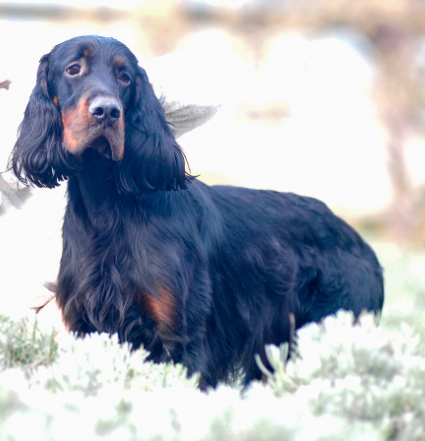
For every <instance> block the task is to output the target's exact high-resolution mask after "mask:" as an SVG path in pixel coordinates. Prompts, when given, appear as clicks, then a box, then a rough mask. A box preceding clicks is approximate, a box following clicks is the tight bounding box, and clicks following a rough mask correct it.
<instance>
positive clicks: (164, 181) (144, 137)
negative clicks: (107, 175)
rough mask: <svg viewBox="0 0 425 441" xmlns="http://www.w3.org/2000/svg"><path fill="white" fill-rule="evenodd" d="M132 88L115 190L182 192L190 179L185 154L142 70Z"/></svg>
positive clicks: (135, 192)
mask: <svg viewBox="0 0 425 441" xmlns="http://www.w3.org/2000/svg"><path fill="white" fill-rule="evenodd" d="M135 87H136V93H135V96H134V101H133V104H132V105H131V106H130V107H129V108H128V109H127V111H126V117H125V119H126V144H125V151H124V158H123V159H122V160H121V161H120V162H119V163H118V170H117V171H118V173H117V174H116V176H117V180H118V181H117V184H118V188H119V189H120V191H122V192H125V193H133V194H137V193H140V192H151V191H156V190H177V189H179V188H183V189H184V188H186V186H187V184H188V183H189V182H190V181H191V180H192V179H193V177H192V176H190V175H189V174H188V173H186V172H185V162H186V158H185V156H184V153H183V151H182V150H181V148H180V146H179V145H178V144H177V142H176V140H175V138H174V135H173V134H172V132H171V130H170V127H169V126H168V123H167V121H166V119H165V114H164V110H163V108H162V106H161V104H160V102H159V100H158V99H157V97H156V96H155V94H154V92H153V89H152V86H151V85H150V84H149V81H148V77H147V75H146V72H145V71H144V70H143V69H142V68H139V72H138V75H137V78H136V85H135Z"/></svg>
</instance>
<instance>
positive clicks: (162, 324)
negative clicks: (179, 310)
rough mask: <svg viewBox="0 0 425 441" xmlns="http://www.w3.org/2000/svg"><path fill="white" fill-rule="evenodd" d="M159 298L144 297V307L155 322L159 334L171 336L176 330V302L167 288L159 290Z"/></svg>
mask: <svg viewBox="0 0 425 441" xmlns="http://www.w3.org/2000/svg"><path fill="white" fill-rule="evenodd" d="M157 294H158V295H157V296H155V297H154V296H151V295H143V296H142V299H141V301H142V307H143V306H144V309H145V310H146V312H147V314H148V315H149V316H150V317H151V318H152V319H153V320H154V322H155V323H156V325H157V327H158V331H159V333H160V334H161V333H163V334H169V333H171V332H173V329H174V328H175V319H176V317H175V310H176V300H175V298H174V295H173V294H172V293H171V292H170V291H169V290H168V289H166V288H158V291H157Z"/></svg>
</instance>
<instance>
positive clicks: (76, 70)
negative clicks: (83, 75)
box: [66, 64, 81, 76]
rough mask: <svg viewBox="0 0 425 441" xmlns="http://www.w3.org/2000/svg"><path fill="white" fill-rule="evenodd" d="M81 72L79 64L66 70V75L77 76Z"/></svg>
mask: <svg viewBox="0 0 425 441" xmlns="http://www.w3.org/2000/svg"><path fill="white" fill-rule="evenodd" d="M80 72H81V66H80V65H79V64H73V65H71V66H69V67H68V68H67V69H66V73H67V74H68V75H71V76H72V75H78V74H79V73H80Z"/></svg>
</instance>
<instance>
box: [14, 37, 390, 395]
mask: <svg viewBox="0 0 425 441" xmlns="http://www.w3.org/2000/svg"><path fill="white" fill-rule="evenodd" d="M10 167H11V168H13V171H14V172H15V174H16V176H17V177H18V178H19V179H20V180H21V181H22V182H24V183H26V184H28V183H32V184H35V185H36V186H38V187H47V188H53V187H56V186H57V185H59V183H60V182H61V181H64V180H68V199H69V200H68V206H67V209H66V214H65V219H64V225H63V243H64V248H63V255H62V260H61V266H60V271H59V277H58V285H57V293H56V294H57V301H58V304H59V306H60V308H61V310H62V313H63V317H64V321H65V323H66V324H67V325H68V327H69V329H70V330H71V331H75V332H76V333H78V334H79V335H84V334H86V333H89V332H96V331H97V332H107V333H118V335H119V338H120V340H121V341H127V342H130V343H131V344H132V347H133V348H138V347H139V346H140V345H144V347H145V348H146V349H147V350H148V351H150V354H151V355H150V357H151V359H152V360H154V361H158V362H160V361H167V360H173V361H174V362H179V363H183V364H184V365H185V366H187V368H188V372H189V374H191V373H194V372H200V373H201V384H202V385H203V386H204V387H205V386H207V385H213V386H214V385H216V384H217V383H218V382H219V381H226V380H228V379H229V378H232V376H233V375H235V374H237V373H239V372H243V373H244V375H245V376H246V381H250V380H252V379H254V378H259V377H260V376H261V372H260V370H259V369H258V367H257V365H256V362H255V357H254V355H255V354H256V353H258V354H260V356H261V357H262V359H263V361H264V363H266V364H267V360H265V353H264V345H265V344H268V343H274V344H279V343H281V342H285V341H288V339H289V335H290V327H291V326H290V315H291V314H292V315H293V317H294V318H295V323H296V328H299V327H301V326H303V325H304V324H305V323H308V322H317V321H319V320H320V319H322V318H323V317H325V316H327V315H329V314H333V313H335V312H336V311H337V310H339V309H341V308H342V309H345V310H351V311H353V312H354V314H355V315H356V316H358V315H359V314H360V313H361V311H362V310H363V309H366V310H369V311H375V312H378V311H380V310H381V308H382V305H383V280H382V271H381V268H380V266H379V263H378V261H377V259H376V256H375V254H374V253H373V251H372V250H371V249H370V247H369V246H368V245H367V244H366V243H365V242H364V241H363V240H362V239H361V238H360V236H359V235H358V234H357V233H356V232H355V231H354V230H353V229H352V228H351V227H350V226H348V225H347V224H346V223H345V222H344V221H342V220H341V219H339V218H338V217H336V216H335V215H334V214H332V213H331V211H330V210H329V209H328V208H327V207H326V206H325V205H324V204H323V203H321V202H319V201H317V200H315V199H311V198H307V197H301V196H297V195H294V194H291V193H278V192H274V191H259V190H250V189H246V188H237V187H230V186H213V187H209V186H207V185H205V184H203V183H202V182H200V181H198V180H197V179H196V178H195V177H193V176H191V175H189V174H188V173H186V172H185V157H184V155H183V152H182V150H181V149H180V147H179V145H178V144H177V142H176V140H175V138H174V136H173V134H172V131H171V130H170V127H169V126H168V124H167V122H166V119H165V116H164V112H163V109H162V107H161V104H160V103H159V101H158V99H157V98H156V96H155V95H154V93H153V90H152V87H151V85H150V84H149V81H148V78H147V75H146V73H145V71H144V70H143V69H142V68H140V67H139V66H138V62H137V59H136V57H135V56H134V55H133V54H132V52H130V50H129V49H128V48H127V47H126V46H125V45H123V44H122V43H120V42H118V41H117V40H114V39H112V38H104V37H98V36H83V37H76V38H73V39H71V40H68V41H65V42H64V43H61V44H59V45H57V46H56V47H55V48H54V49H53V50H52V51H51V52H50V53H49V54H48V55H45V56H43V57H42V58H41V60H40V65H39V68H38V72H37V83H36V86H35V88H34V90H33V92H32V94H31V97H30V99H29V102H28V105H27V108H26V110H25V115H24V120H23V122H22V124H21V126H20V129H19V135H18V140H17V142H16V145H15V147H14V149H13V152H12V156H11V164H10Z"/></svg>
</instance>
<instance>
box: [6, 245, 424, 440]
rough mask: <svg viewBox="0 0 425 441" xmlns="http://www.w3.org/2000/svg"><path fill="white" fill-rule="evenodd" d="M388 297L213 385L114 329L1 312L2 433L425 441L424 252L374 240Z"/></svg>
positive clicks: (302, 334)
mask: <svg viewBox="0 0 425 441" xmlns="http://www.w3.org/2000/svg"><path fill="white" fill-rule="evenodd" d="M375 249H376V250H377V252H378V254H379V257H380V260H381V262H382V264H383V266H384V268H385V276H386V295H387V296H386V305H385V309H384V313H383V315H382V317H381V320H380V323H379V326H376V323H375V322H376V320H375V318H374V317H373V316H371V315H364V316H362V318H361V325H359V326H354V327H353V326H351V323H352V316H351V314H350V313H345V312H341V313H339V314H338V315H337V316H336V317H328V318H327V319H326V320H325V321H324V322H323V323H322V324H320V325H309V326H307V327H306V328H304V329H302V330H300V331H299V335H298V344H299V353H300V354H301V356H300V357H299V358H295V359H293V360H292V361H290V362H288V363H285V360H286V350H287V348H286V346H282V347H280V348H277V347H269V348H268V354H269V355H268V356H269V359H270V362H271V364H272V365H273V367H274V368H275V373H274V374H272V373H270V372H268V371H267V370H266V369H265V368H264V376H265V377H266V378H267V383H265V382H254V383H253V384H252V386H250V387H249V388H248V389H247V390H242V387H241V384H240V383H239V382H238V381H237V380H235V382H234V384H232V385H220V386H219V387H218V388H217V389H216V390H211V391H209V392H208V393H203V392H200V391H199V390H198V389H197V388H196V384H197V380H198V378H197V377H192V378H190V379H188V378H187V377H186V372H185V369H184V368H183V367H182V366H179V365H176V366H174V365H170V364H163V365H154V364H153V363H150V362H147V361H146V356H147V353H146V352H145V351H143V350H140V351H138V352H137V353H135V354H133V355H130V352H129V349H128V347H127V346H126V345H121V346H120V345H118V343H117V340H116V339H115V338H108V337H107V336H105V335H93V336H90V337H88V338H86V339H84V340H76V339H75V338H74V337H73V336H70V335H61V336H59V337H58V338H56V339H55V338H54V334H53V332H45V331H41V330H39V329H38V327H37V324H36V322H34V321H32V320H28V321H27V322H26V323H22V322H19V323H18V322H14V321H12V320H10V319H9V318H7V317H4V316H3V317H1V318H0V440H8V441H9V440H10V441H11V440H28V439H32V440H38V439H40V440H60V441H62V440H64V441H65V440H71V439H72V440H75V439H90V440H95V439H105V440H120V441H122V440H152V441H162V440H164V441H165V440H173V441H174V440H207V441H215V440H217V441H218V440H220V441H221V440H236V441H239V440H240V441H242V440H243V441H245V440H246V441H257V440H258V441H262V440H264V441H273V440H279V441H280V440H289V441H290V440H296V441H300V440H301V441H307V440H308V441H310V440H322V441H324V440H326V441H332V440H344V441H347V440H353V441H354V440H359V441H360V440H361V441H364V440H407V439H408V440H423V439H424V434H425V376H424V370H425V323H424V320H423V318H422V311H423V310H424V306H425V257H423V256H422V255H421V253H420V252H413V251H409V252H407V251H403V250H402V249H400V248H399V247H397V246H395V245H393V244H390V243H380V244H375Z"/></svg>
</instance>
